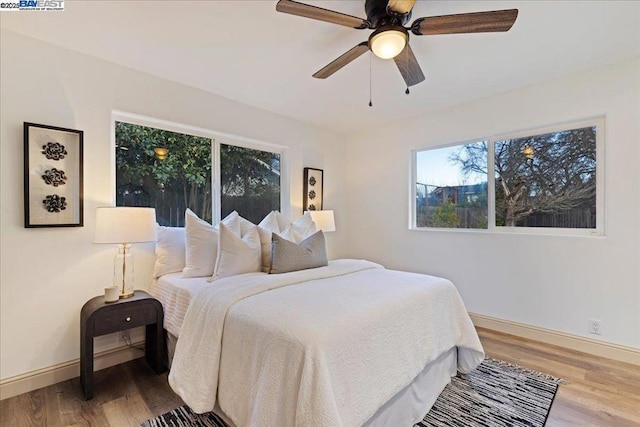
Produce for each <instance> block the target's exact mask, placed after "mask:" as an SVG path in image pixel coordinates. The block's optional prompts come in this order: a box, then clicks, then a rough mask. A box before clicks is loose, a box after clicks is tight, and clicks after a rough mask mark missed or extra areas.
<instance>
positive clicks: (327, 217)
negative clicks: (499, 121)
mask: <svg viewBox="0 0 640 427" xmlns="http://www.w3.org/2000/svg"><path fill="white" fill-rule="evenodd" d="M309 214H310V215H311V219H313V222H315V223H316V228H317V229H318V230H322V231H323V232H325V233H326V232H328V231H336V221H335V218H334V216H333V211H332V210H327V211H309Z"/></svg>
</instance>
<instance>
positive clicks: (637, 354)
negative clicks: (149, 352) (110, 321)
mask: <svg viewBox="0 0 640 427" xmlns="http://www.w3.org/2000/svg"><path fill="white" fill-rule="evenodd" d="M469 316H470V317H471V320H472V321H473V324H474V325H476V326H478V327H480V328H486V329H491V330H494V331H497V332H503V333H506V334H511V335H516V336H519V337H523V338H528V339H531V340H535V341H540V342H544V343H547V344H552V345H557V346H559V347H565V348H569V349H572V350H577V351H581V352H584V353H588V354H593V355H595V356H600V357H606V358H608V359H613V360H618V361H620V362H626V363H631V364H634V365H640V349H637V348H633V347H627V346H623V345H619V344H613V343H607V342H603V341H598V340H594V339H590V338H585V337H581V336H578V335H572V334H567V333H565V332H559V331H554V330H552V329H545V328H540V327H537V326H531V325H526V324H524V323H518V322H512V321H510V320H504V319H498V318H496V317H491V316H485V315H483V314H476V313H469ZM142 344H144V341H141V342H138V343H135V344H134V345H135V346H136V347H139V346H140V345H142ZM143 356H144V351H142V350H140V349H139V348H135V347H128V346H121V347H118V348H114V349H111V350H106V351H103V352H100V353H96V354H95V356H94V359H93V360H94V362H93V363H94V370H96V371H99V370H101V369H105V368H108V367H111V366H114V365H118V364H120V363H124V362H128V361H130V360H133V359H137V358H139V357H143ZM78 376H80V359H76V360H71V361H69V362H65V363H60V364H58V365H54V366H49V367H46V368H42V369H37V370H35V371H31V372H26V373H24V374H20V375H16V376H13V377H9V378H6V379H4V380H1V381H0V400H4V399H7V398H9V397H13V396H17V395H19V394H22V393H27V392H29V391H32V390H37V389H39V388H42V387H47V386H49V385H52V384H56V383H59V382H62V381H66V380H69V379H71V378H75V377H78Z"/></svg>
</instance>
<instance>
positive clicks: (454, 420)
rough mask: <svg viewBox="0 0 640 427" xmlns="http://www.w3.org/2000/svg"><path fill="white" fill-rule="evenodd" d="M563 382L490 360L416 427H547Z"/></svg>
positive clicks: (448, 391)
mask: <svg viewBox="0 0 640 427" xmlns="http://www.w3.org/2000/svg"><path fill="white" fill-rule="evenodd" d="M561 382H562V380H561V379H559V378H554V377H552V376H550V375H546V374H543V373H540V372H536V371H531V370H528V369H524V368H521V367H519V366H516V365H512V364H509V363H506V362H502V361H500V360H496V359H491V358H486V359H485V360H484V362H482V363H481V364H480V366H478V367H477V368H476V369H474V370H473V371H472V372H470V373H468V374H466V375H465V374H458V375H457V376H455V377H453V378H452V379H451V383H450V384H449V385H447V387H446V388H445V389H444V391H443V392H442V394H440V396H439V397H438V400H436V403H435V404H434V405H433V407H432V408H431V410H430V411H429V413H428V414H427V415H425V417H424V419H423V420H422V421H421V422H420V423H418V424H416V425H415V427H449V426H460V427H480V426H492V427H493V426H495V427H518V426H523V427H524V426H526V427H538V426H540V427H542V426H544V424H545V422H546V420H547V416H548V415H549V410H550V409H551V403H552V402H553V398H554V397H555V395H556V391H557V390H558V384H560V383H561ZM142 427H227V425H226V424H225V423H224V421H222V419H221V418H220V417H218V416H217V415H216V414H214V413H213V412H208V413H206V414H201V415H198V414H194V413H193V412H191V409H189V407H188V406H186V405H185V406H181V407H180V408H178V409H174V410H173V411H171V412H167V413H166V414H163V415H160V416H159V417H156V418H154V419H151V420H147V421H145V422H144V423H142Z"/></svg>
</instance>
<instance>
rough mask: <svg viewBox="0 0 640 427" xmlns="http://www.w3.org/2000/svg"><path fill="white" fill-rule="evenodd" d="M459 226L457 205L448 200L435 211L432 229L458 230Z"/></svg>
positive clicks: (432, 218)
mask: <svg viewBox="0 0 640 427" xmlns="http://www.w3.org/2000/svg"><path fill="white" fill-rule="evenodd" d="M459 225H460V218H459V217H458V214H457V213H456V205H455V204H454V203H453V202H452V201H451V200H447V201H446V202H445V203H443V204H441V205H440V206H438V207H436V208H435V209H434V210H433V216H432V217H431V226H432V227H440V228H457V227H458V226H459Z"/></svg>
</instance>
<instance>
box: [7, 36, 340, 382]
mask: <svg viewBox="0 0 640 427" xmlns="http://www.w3.org/2000/svg"><path fill="white" fill-rule="evenodd" d="M0 51H1V58H0V63H1V68H0V76H1V86H0V93H1V106H0V124H1V140H0V143H1V146H0V147H1V163H0V166H1V172H0V173H1V175H0V177H1V187H0V190H1V203H0V216H1V223H0V224H1V233H0V234H1V258H0V263H1V275H0V283H1V288H0V301H1V303H0V304H1V305H0V327H1V329H0V340H1V342H0V351H1V353H0V360H1V363H0V378H2V379H5V378H7V377H11V376H14V375H17V374H22V373H26V372H29V371H32V370H35V369H39V368H43V367H49V366H52V365H55V364H58V363H62V362H67V361H70V360H73V359H77V358H78V357H79V331H80V325H79V316H80V309H81V307H82V305H83V304H84V302H85V301H86V300H88V299H89V298H91V297H93V296H96V295H99V294H101V293H102V292H103V287H104V286H105V285H107V284H109V283H110V280H111V269H112V265H113V264H112V263H113V261H112V257H113V254H114V252H113V251H114V249H113V248H111V247H109V246H108V245H106V246H105V245H94V244H92V238H93V225H94V211H95V208H96V206H105V205H109V204H111V203H112V201H113V197H114V195H113V194H112V190H111V188H112V187H111V182H112V179H113V170H112V167H111V163H110V162H111V153H112V150H113V147H112V145H111V140H110V126H111V124H110V118H111V111H112V110H120V111H126V112H129V113H135V114H141V115H145V116H150V117H154V118H159V119H164V120H169V121H173V122H178V123H183V124H187V125H191V126H197V127H201V128H206V129H210V130H214V131H218V132H224V133H229V134H234V135H239V136H242V137H246V138H253V139H257V140H261V141H264V142H272V143H276V144H280V145H285V146H288V147H290V150H289V154H290V176H291V204H292V215H294V216H295V215H300V214H301V213H302V169H303V167H305V166H309V167H315V168H321V169H324V170H325V182H324V197H325V199H324V202H325V206H326V207H327V208H329V209H335V212H336V222H337V225H338V231H337V232H336V233H331V234H329V235H327V241H328V245H329V250H330V256H333V257H339V256H341V255H342V252H343V249H342V248H344V247H345V245H346V239H345V238H346V233H345V232H344V231H341V228H342V227H341V225H342V224H344V221H346V216H345V204H346V197H345V194H344V191H341V190H342V186H343V183H344V181H345V170H346V168H345V163H344V162H345V160H344V158H345V149H344V139H345V138H344V137H343V136H342V135H339V134H336V133H333V132H329V131H326V130H322V129H319V128H316V127H313V126H310V125H306V124H302V123H300V122H296V121H294V120H291V119H288V118H285V117H283V116H279V115H276V114H273V113H269V112H266V111H263V110H259V109H256V108H253V107H249V106H247V105H243V104H240V103H237V102H235V101H232V100H229V99H226V98H222V97H219V96H215V95H212V94H209V93H206V92H203V91H200V90H196V89H193V88H189V87H187V86H184V85H180V84H177V83H173V82H170V81H167V80H162V79H158V78H154V77H152V76H149V75H147V74H144V73H140V72H137V71H133V70H130V69H127V68H124V67H121V66H117V65H114V64H112V63H108V62H104V61H101V60H98V59H95V58H92V57H89V56H86V55H81V54H78V53H74V52H72V51H69V50H66V49H62V48H58V47H54V46H52V45H49V44H47V43H43V42H41V41H37V40H34V39H30V38H27V37H24V36H21V35H18V34H16V33H13V32H9V31H4V30H3V31H2V33H1V49H0ZM247 84H251V82H248V83H247ZM255 90H259V88H256V89H255ZM24 121H28V122H35V123H41V124H47V125H53V126H60V127H66V128H72V129H81V130H84V156H85V158H84V166H85V169H84V171H85V172H84V197H85V208H84V213H85V216H84V227H82V228H63V229H53V228H51V229H25V228H23V181H22V180H23V169H22V158H23V157H22V123H23V122H24ZM342 230H344V228H342ZM152 252H153V245H152V244H150V245H136V246H135V247H134V253H135V254H136V282H137V284H138V285H137V288H139V289H145V288H147V287H148V285H149V277H150V274H151V268H152V263H153V253H152ZM117 344H119V343H118V339H117V337H115V336H113V335H111V336H108V337H106V338H103V339H100V340H97V342H96V351H100V350H105V349H107V348H109V347H112V346H115V345H117ZM120 344H121V343H120Z"/></svg>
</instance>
